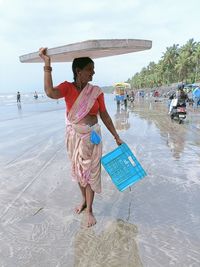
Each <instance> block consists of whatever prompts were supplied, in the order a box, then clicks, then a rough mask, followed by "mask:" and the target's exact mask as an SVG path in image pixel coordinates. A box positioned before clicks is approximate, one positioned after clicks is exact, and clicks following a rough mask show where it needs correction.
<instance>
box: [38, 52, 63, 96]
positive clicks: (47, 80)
mask: <svg viewBox="0 0 200 267" xmlns="http://www.w3.org/2000/svg"><path fill="white" fill-rule="evenodd" d="M46 51H47V48H44V47H42V48H40V49H39V56H40V57H41V59H43V61H44V90H45V93H46V95H47V96H48V97H50V98H53V99H58V98H60V97H61V95H60V92H59V90H57V89H55V88H53V81H52V76H51V71H52V67H51V58H50V57H49V56H47V54H46Z"/></svg>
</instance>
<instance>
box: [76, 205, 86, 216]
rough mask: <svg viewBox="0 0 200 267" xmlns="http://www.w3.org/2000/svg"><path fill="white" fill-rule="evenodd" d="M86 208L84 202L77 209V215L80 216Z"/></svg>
mask: <svg viewBox="0 0 200 267" xmlns="http://www.w3.org/2000/svg"><path fill="white" fill-rule="evenodd" d="M85 208H86V202H83V203H81V204H80V205H78V206H77V207H76V208H75V213H77V214H80V213H81V212H82V211H83V210H84V209H85Z"/></svg>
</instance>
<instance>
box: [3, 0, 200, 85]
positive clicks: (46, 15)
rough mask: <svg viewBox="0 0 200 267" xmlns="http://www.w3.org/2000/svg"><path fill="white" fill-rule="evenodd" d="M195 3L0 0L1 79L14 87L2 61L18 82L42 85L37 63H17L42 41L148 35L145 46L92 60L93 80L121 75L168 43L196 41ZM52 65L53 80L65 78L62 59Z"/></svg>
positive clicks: (154, 58) (110, 79)
mask: <svg viewBox="0 0 200 267" xmlns="http://www.w3.org/2000/svg"><path fill="white" fill-rule="evenodd" d="M199 6H200V4H199V0H190V2H188V1H181V0H177V1H175V2H174V1H172V0H163V1H159V0H155V1H148V0H124V1H121V0H110V1H107V0H101V1H99V0H84V1H83V0H74V1H69V0H57V1H50V0H48V1H47V0H34V1H33V0H32V1H31V0H29V1H27V0H7V1H5V0H0V49H1V51H2V54H1V65H0V75H1V77H0V83H1V85H2V84H4V86H5V85H6V86H7V88H8V90H13V84H12V82H10V81H9V82H8V81H7V79H6V76H7V70H6V68H5V65H6V66H8V68H9V69H10V71H11V72H12V76H13V79H14V80H15V81H16V83H18V86H17V87H20V86H22V87H26V88H29V87H31V86H33V84H34V86H36V85H37V86H38V87H41V86H42V79H41V76H40V68H41V66H40V65H37V64H35V65H34V64H30V65H26V64H21V63H20V62H19V56H20V55H23V54H26V53H29V52H34V51H37V50H38V48H39V47H41V46H47V47H49V48H51V47H56V46H61V45H65V44H69V43H74V42H79V41H85V40H89V39H105V38H107V39H109V38H133V39H149V40H152V41H153V47H152V49H151V50H149V51H145V52H140V53H133V54H129V55H124V56H118V57H110V58H105V59H102V60H97V61H96V67H97V70H98V71H97V72H96V75H95V79H96V80H95V81H96V82H97V83H101V84H102V83H105V84H106V85H108V84H109V83H113V82H114V81H115V79H116V78H118V79H119V80H126V79H127V78H129V77H130V76H132V75H134V73H135V72H137V71H140V69H141V68H142V67H143V66H146V65H148V63H149V62H150V61H155V62H156V61H158V60H159V58H160V57H161V56H162V53H163V52H164V51H165V49H166V47H167V46H171V45H173V44H174V43H179V44H180V45H182V44H184V43H185V42H186V41H187V40H188V39H190V38H192V37H193V38H194V39H195V41H199V37H200V36H199V27H198V15H199V14H198V12H199ZM104 63H105V64H106V68H105V66H104ZM25 66H26V67H25ZM67 66H68V64H67ZM119 66H120V68H119ZM55 68H57V69H59V74H58V73H57V72H56V71H55V72H54V73H56V75H55V79H57V77H59V78H61V79H63V78H65V77H66V71H65V68H63V65H62V64H60V65H59V64H57V65H55ZM62 68H63V71H62ZM108 70H109V71H108ZM30 71H32V72H33V73H35V75H34V78H35V77H37V79H35V80H36V81H35V80H34V79H33V77H32V76H33V75H30ZM69 71H70V72H71V69H70V68H69ZM41 75H42V74H41ZM21 76H23V78H21ZM68 77H71V76H70V75H69V76H68ZM40 79H41V80H40ZM56 82H57V80H56ZM2 87H3V86H0V90H1V88H2ZM27 90H28V89H27Z"/></svg>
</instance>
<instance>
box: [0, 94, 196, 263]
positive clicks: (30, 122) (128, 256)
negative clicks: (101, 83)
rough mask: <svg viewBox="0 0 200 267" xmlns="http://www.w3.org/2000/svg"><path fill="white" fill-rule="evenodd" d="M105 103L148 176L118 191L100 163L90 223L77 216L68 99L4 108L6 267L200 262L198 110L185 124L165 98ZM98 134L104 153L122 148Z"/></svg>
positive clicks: (0, 227) (0, 122)
mask: <svg viewBox="0 0 200 267" xmlns="http://www.w3.org/2000/svg"><path fill="white" fill-rule="evenodd" d="M106 103H107V107H108V111H109V113H110V115H111V117H112V119H113V121H114V123H115V125H116V127H117V129H118V130H119V133H120V136H121V138H122V139H123V140H124V141H125V142H126V143H127V144H128V145H129V146H130V148H131V149H132V150H133V151H134V152H135V154H136V156H137V158H138V159H139V160H140V162H141V163H142V165H143V167H144V169H145V170H146V172H147V173H148V175H147V176H146V177H145V178H144V179H142V180H141V181H139V182H138V183H136V184H135V185H134V186H132V187H131V190H129V189H127V190H125V191H124V192H119V191H118V190H117V189H116V188H115V186H114V184H113V183H112V182H111V180H110V178H109V176H108V174H107V173H106V172H105V170H104V169H103V168H102V184H103V192H102V193H101V194H100V195H96V197H95V201H94V213H95V216H96V219H97V224H96V225H95V226H94V227H92V228H90V229H86V228H85V227H84V218H85V214H84V212H83V213H82V214H81V215H76V214H74V207H75V206H76V204H77V203H79V201H80V193H79V190H78V187H77V184H76V183H74V182H72V181H71V176H70V163H69V161H68V158H67V154H66V150H65V145H64V135H65V106H64V102H63V101H59V103H57V102H56V101H54V102H53V101H52V102H48V103H28V104H23V103H22V105H21V107H17V105H16V104H15V105H12V106H3V107H0V140H1V143H0V184H1V186H0V199H1V201H0V241H1V242H0V266H1V267H121V266H123V267H142V266H143V267H146V266H149V267H165V266H166V267H168V266H176V267H189V266H192V267H198V266H200V223H199V222H200V208H199V203H200V112H199V111H196V112H194V111H193V110H192V108H189V109H188V115H187V119H186V121H185V122H184V124H180V125H179V124H178V123H176V122H172V121H171V120H170V118H169V116H168V115H167V105H166V103H165V102H163V101H162V102H155V100H154V99H153V98H152V99H147V100H142V99H140V100H137V101H136V102H135V103H134V106H128V108H127V110H125V109H124V107H123V106H122V107H121V108H120V111H117V107H116V103H115V101H114V100H113V95H107V96H106ZM100 123H101V125H102V122H100ZM102 135H103V153H104V154H105V153H108V152H110V151H111V150H112V149H114V148H115V147H116V144H115V142H114V140H113V138H112V136H111V134H110V133H109V132H108V131H107V130H106V129H105V127H104V126H103V125H102Z"/></svg>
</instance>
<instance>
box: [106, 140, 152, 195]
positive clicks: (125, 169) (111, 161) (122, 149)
mask: <svg viewBox="0 0 200 267" xmlns="http://www.w3.org/2000/svg"><path fill="white" fill-rule="evenodd" d="M101 163H102V165H103V166H104V168H105V170H106V171H107V173H108V174H109V175H110V177H111V179H112V181H113V183H114V184H115V186H116V187H117V189H118V190H119V191H123V190H125V189H126V188H127V187H129V186H131V185H133V184H134V183H136V182H137V181H139V180H141V179H142V178H143V177H144V176H146V175H147V174H146V172H145V170H144V169H143V168H142V166H141V164H140V163H139V161H138V160H137V159H136V157H135V156H134V155H133V153H132V151H131V150H130V148H129V147H128V146H127V144H125V143H123V144H121V145H120V146H118V147H117V148H116V149H115V150H113V151H112V152H109V153H108V154H106V155H105V156H103V157H102V158H101Z"/></svg>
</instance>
